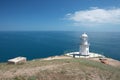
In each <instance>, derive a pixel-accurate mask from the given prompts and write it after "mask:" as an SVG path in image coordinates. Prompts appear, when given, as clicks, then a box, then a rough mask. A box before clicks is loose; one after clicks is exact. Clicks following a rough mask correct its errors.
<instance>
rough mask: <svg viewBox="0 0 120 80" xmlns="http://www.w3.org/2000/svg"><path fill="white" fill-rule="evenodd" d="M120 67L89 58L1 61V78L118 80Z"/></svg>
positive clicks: (27, 79) (5, 79) (25, 79)
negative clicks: (24, 61) (17, 62)
mask: <svg viewBox="0 0 120 80" xmlns="http://www.w3.org/2000/svg"><path fill="white" fill-rule="evenodd" d="M119 74H120V68H118V67H113V66H110V65H106V64H102V63H99V62H96V61H91V60H87V59H74V58H73V59H56V60H39V59H38V60H33V61H28V62H27V63H26V64H21V65H9V64H7V63H0V80H118V79H120V76H119Z"/></svg>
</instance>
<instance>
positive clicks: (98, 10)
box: [0, 0, 120, 32]
mask: <svg viewBox="0 0 120 80" xmlns="http://www.w3.org/2000/svg"><path fill="white" fill-rule="evenodd" d="M9 30H10V31H115V32H116V31H118V32H120V0H0V31H9Z"/></svg>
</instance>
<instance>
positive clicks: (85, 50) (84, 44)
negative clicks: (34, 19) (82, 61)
mask: <svg viewBox="0 0 120 80" xmlns="http://www.w3.org/2000/svg"><path fill="white" fill-rule="evenodd" d="M79 53H80V55H84V56H88V55H89V43H88V35H87V34H86V33H84V34H82V36H81V44H80V51H79Z"/></svg>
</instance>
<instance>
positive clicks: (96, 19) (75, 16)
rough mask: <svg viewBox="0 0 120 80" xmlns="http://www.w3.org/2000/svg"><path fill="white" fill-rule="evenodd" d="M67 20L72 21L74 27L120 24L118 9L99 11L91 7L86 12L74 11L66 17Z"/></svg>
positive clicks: (119, 9) (119, 10)
mask: <svg viewBox="0 0 120 80" xmlns="http://www.w3.org/2000/svg"><path fill="white" fill-rule="evenodd" d="M66 16H67V19H68V20H71V21H73V24H74V25H77V26H79V25H87V26H94V25H104V24H120V8H112V9H101V8H98V7H91V8H90V9H88V10H81V11H76V12H74V13H69V14H67V15H66Z"/></svg>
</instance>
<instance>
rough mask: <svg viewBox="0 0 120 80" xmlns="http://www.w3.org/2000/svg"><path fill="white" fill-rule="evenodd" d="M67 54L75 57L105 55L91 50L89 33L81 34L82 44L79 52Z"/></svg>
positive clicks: (98, 56)
mask: <svg viewBox="0 0 120 80" xmlns="http://www.w3.org/2000/svg"><path fill="white" fill-rule="evenodd" d="M65 55H67V56H71V57H74V58H100V57H102V58H103V57H105V56H104V55H101V54H98V53H93V52H89V43H88V35H87V34H86V33H84V34H82V35H81V44H80V50H79V52H70V53H67V54H65Z"/></svg>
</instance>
